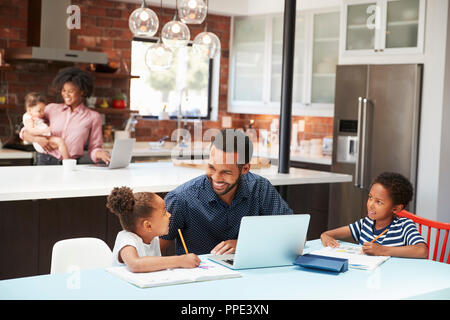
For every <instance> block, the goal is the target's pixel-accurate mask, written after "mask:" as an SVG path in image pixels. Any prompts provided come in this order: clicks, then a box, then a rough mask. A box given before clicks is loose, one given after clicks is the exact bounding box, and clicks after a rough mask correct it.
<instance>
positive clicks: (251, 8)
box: [114, 0, 342, 16]
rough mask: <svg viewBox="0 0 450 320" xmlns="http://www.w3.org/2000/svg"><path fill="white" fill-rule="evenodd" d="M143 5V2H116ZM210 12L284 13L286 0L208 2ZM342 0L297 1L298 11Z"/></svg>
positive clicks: (155, 0)
mask: <svg viewBox="0 0 450 320" xmlns="http://www.w3.org/2000/svg"><path fill="white" fill-rule="evenodd" d="M114 1H121V2H130V3H142V0H114ZM175 1H176V0H163V7H166V8H175ZM208 1H209V4H210V8H209V12H211V13H215V14H221V15H226V16H248V15H256V14H266V13H279V12H283V11H284V0H208ZM341 2H342V0H297V10H306V9H317V8H329V7H339V6H340V5H341ZM146 3H147V4H149V5H152V6H157V7H158V6H159V5H160V0H146Z"/></svg>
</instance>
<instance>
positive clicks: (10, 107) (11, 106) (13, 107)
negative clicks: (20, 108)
mask: <svg viewBox="0 0 450 320" xmlns="http://www.w3.org/2000/svg"><path fill="white" fill-rule="evenodd" d="M15 108H16V105H14V104H0V110H3V109H15Z"/></svg>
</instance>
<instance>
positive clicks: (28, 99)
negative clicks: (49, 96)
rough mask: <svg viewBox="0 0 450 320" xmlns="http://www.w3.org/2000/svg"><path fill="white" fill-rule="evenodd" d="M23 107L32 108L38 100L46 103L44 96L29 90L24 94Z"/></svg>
mask: <svg viewBox="0 0 450 320" xmlns="http://www.w3.org/2000/svg"><path fill="white" fill-rule="evenodd" d="M24 100H25V109H26V108H32V107H34V106H35V105H37V104H38V103H39V102H42V103H47V102H46V100H45V97H44V96H43V95H42V94H40V93H38V92H30V93H28V94H27V95H26V96H25V99H24Z"/></svg>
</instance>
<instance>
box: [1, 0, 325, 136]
mask: <svg viewBox="0 0 450 320" xmlns="http://www.w3.org/2000/svg"><path fill="white" fill-rule="evenodd" d="M72 4H76V5H78V6H79V7H80V9H81V29H79V30H76V29H74V30H72V31H71V36H70V48H71V49H76V50H85V49H86V50H89V51H103V52H105V53H106V54H107V55H108V58H109V60H111V61H118V62H120V64H121V68H124V67H125V64H126V65H127V66H130V58H131V39H132V34H131V32H130V31H129V29H128V17H129V14H130V13H131V12H132V11H133V10H134V9H135V8H137V7H138V6H139V4H132V3H125V2H117V1H108V0H95V1H94V0H72ZM152 9H153V10H154V11H155V12H157V13H158V15H159V16H160V17H161V21H160V28H161V26H163V25H164V24H165V23H166V22H168V21H170V20H171V19H172V18H173V14H174V10H173V9H163V10H162V14H159V8H158V7H152ZM230 22H231V19H230V17H226V16H219V15H210V16H209V20H208V29H209V30H210V31H211V32H214V33H215V34H216V35H217V36H218V37H219V38H220V39H221V47H222V52H221V54H222V56H221V66H220V86H219V88H220V89H219V120H218V121H217V122H214V121H205V122H204V123H203V129H205V130H206V129H209V128H220V127H221V124H222V121H221V120H222V117H223V116H230V117H232V126H233V127H235V128H242V127H243V126H244V125H248V124H249V123H250V119H253V120H255V124H254V128H255V129H256V130H258V129H261V128H264V129H269V128H270V123H271V121H272V119H273V118H277V119H278V116H268V115H247V114H229V113H228V112H227V93H228V66H229V41H230V38H229V31H230ZM189 29H190V31H191V38H192V39H193V38H194V37H195V36H196V35H197V34H198V33H199V32H202V31H203V29H204V25H203V24H202V25H189ZM26 39H27V1H26V0H0V48H6V49H7V48H12V47H25V46H26ZM11 64H12V66H13V67H14V69H13V70H10V71H2V73H3V75H2V77H3V78H1V79H3V80H4V81H5V80H6V82H7V84H8V100H9V101H8V102H9V103H10V104H15V105H17V107H16V108H14V109H11V110H8V111H5V110H3V109H0V138H2V139H3V140H5V139H6V136H7V135H8V133H9V129H8V128H9V122H8V117H6V112H8V115H9V116H10V118H11V119H12V122H13V124H18V123H20V121H21V116H22V113H23V98H24V96H25V94H26V93H27V92H29V91H40V92H42V93H45V94H46V95H47V98H48V100H49V101H52V102H53V101H57V102H59V101H60V97H59V94H58V92H56V91H55V90H54V89H53V88H52V87H51V81H52V79H53V77H54V76H55V75H56V73H57V72H58V70H59V69H61V68H63V67H65V66H68V65H69V64H65V63H56V62H52V63H47V62H11ZM80 67H86V66H83V65H80ZM117 92H126V93H128V92H129V82H128V80H126V79H125V80H124V79H104V78H102V79H96V82H95V91H94V95H95V96H97V97H106V98H108V99H111V97H113V96H114V95H115V94H116V93H117ZM300 119H304V120H305V131H304V132H303V133H299V139H311V138H322V137H324V136H327V135H332V131H333V121H332V118H321V117H293V121H298V120H300ZM125 120H126V119H125V118H123V117H122V116H117V115H114V116H113V115H108V116H106V122H107V123H110V124H112V125H113V126H114V127H115V128H118V129H120V128H121V126H123V123H124V121H125ZM175 128H176V121H157V120H142V121H140V122H139V123H138V124H137V126H136V138H137V139H138V140H140V141H143V140H156V139H159V138H160V137H162V136H164V135H169V136H170V135H171V133H172V131H173V130H174V129H175ZM191 129H192V126H191Z"/></svg>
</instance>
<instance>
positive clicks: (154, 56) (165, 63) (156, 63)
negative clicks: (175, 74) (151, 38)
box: [145, 40, 173, 70]
mask: <svg viewBox="0 0 450 320" xmlns="http://www.w3.org/2000/svg"><path fill="white" fill-rule="evenodd" d="M172 61H173V52H172V50H170V49H169V48H168V47H166V45H165V44H164V43H161V42H160V41H159V40H158V42H157V43H155V44H153V45H151V46H150V47H149V48H148V49H147V52H146V53H145V64H146V65H147V67H148V68H150V69H152V70H165V69H169V68H170V66H171V65H172Z"/></svg>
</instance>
